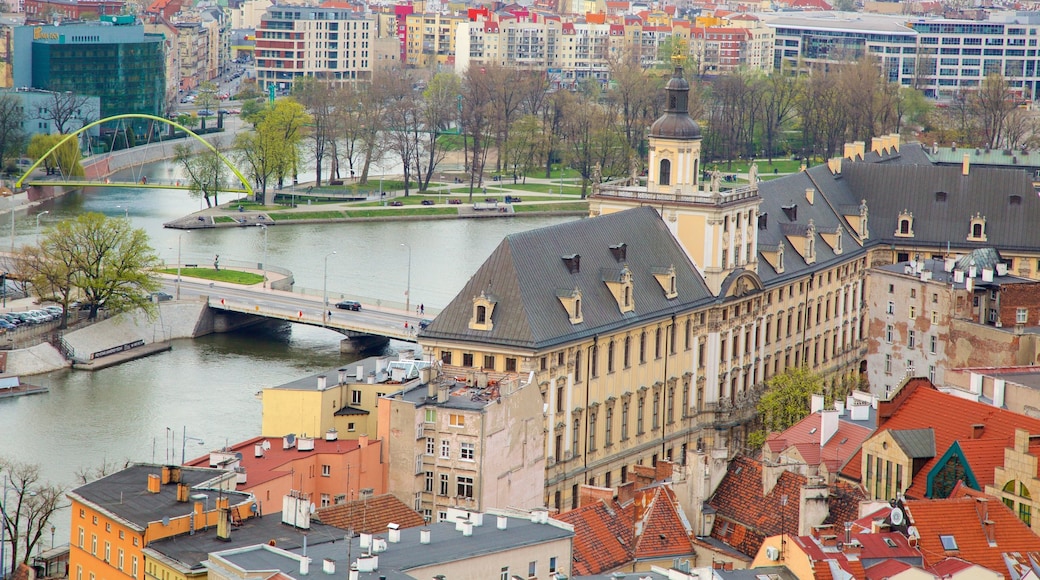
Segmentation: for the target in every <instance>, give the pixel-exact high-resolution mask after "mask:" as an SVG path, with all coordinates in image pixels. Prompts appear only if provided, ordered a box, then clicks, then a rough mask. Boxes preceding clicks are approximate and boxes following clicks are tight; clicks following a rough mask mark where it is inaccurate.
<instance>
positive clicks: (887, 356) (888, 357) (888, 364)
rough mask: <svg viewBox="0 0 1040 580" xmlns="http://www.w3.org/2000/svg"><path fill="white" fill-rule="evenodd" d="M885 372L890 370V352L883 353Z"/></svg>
mask: <svg viewBox="0 0 1040 580" xmlns="http://www.w3.org/2000/svg"><path fill="white" fill-rule="evenodd" d="M885 372H886V373H890V372H892V355H890V354H886V355H885Z"/></svg>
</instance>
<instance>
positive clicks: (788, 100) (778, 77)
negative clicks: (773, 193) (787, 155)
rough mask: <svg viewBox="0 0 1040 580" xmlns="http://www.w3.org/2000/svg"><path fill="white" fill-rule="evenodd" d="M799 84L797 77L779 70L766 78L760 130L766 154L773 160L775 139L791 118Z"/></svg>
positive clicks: (770, 160) (799, 87)
mask: <svg viewBox="0 0 1040 580" xmlns="http://www.w3.org/2000/svg"><path fill="white" fill-rule="evenodd" d="M800 89H801V85H800V83H799V82H798V79H796V78H794V77H792V76H790V75H788V74H785V71H779V72H776V73H774V74H772V75H769V78H768V79H766V90H765V98H764V99H763V102H762V131H763V137H764V138H765V150H766V156H767V157H768V158H769V162H770V163H772V162H773V155H774V154H775V151H776V140H777V137H778V136H779V135H780V132H781V131H783V130H784V125H786V124H787V122H788V121H789V120H790V119H791V116H792V114H793V113H794V110H795V103H797V101H798V92H799V90H800Z"/></svg>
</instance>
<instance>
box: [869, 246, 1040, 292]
mask: <svg viewBox="0 0 1040 580" xmlns="http://www.w3.org/2000/svg"><path fill="white" fill-rule="evenodd" d="M969 256H970V254H969ZM967 257H968V256H965V257H964V258H967ZM964 258H962V259H961V260H958V261H957V265H956V267H955V270H961V271H962V272H964V273H965V274H964V279H963V280H962V281H960V282H957V278H956V276H955V275H954V272H953V271H949V272H947V271H946V263H945V261H943V260H933V259H932V258H928V259H925V260H920V261H917V262H899V263H896V264H886V265H884V266H877V267H876V269H878V270H881V271H884V272H889V273H892V274H902V275H904V276H913V277H918V276H919V275H920V273H921V272H931V273H932V278H931V280H932V281H933V282H935V283H937V284H948V285H949V286H950V287H952V288H957V289H960V290H963V289H964V288H966V287H967V280H968V274H970V273H971V272H970V270H969V269H968V268H969V267H968V260H965V259H964ZM989 260H990V259H986V260H984V261H983V262H982V263H986V264H989V266H987V267H992V266H993V265H995V263H993V262H990V261H989ZM962 268H963V269H962ZM982 268H983V266H980V265H979V263H976V271H975V277H974V278H972V279H971V280H972V286H973V287H975V288H980V287H982V288H990V287H997V286H1004V285H1008V284H1036V283H1037V281H1036V280H1031V279H1029V278H1021V277H1019V276H1010V275H1008V276H1001V275H999V274H997V273H996V272H994V274H993V281H992V282H984V281H983V280H982Z"/></svg>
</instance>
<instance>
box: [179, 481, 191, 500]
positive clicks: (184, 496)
mask: <svg viewBox="0 0 1040 580" xmlns="http://www.w3.org/2000/svg"><path fill="white" fill-rule="evenodd" d="M188 491H189V488H188V484H186V483H178V484H177V501H179V502H181V503H187V501H188Z"/></svg>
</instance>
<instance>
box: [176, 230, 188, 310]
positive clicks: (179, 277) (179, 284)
mask: <svg viewBox="0 0 1040 580" xmlns="http://www.w3.org/2000/svg"><path fill="white" fill-rule="evenodd" d="M190 233H191V230H185V231H183V232H181V233H180V234H178V236H177V292H176V294H177V300H180V299H181V238H183V237H184V234H190Z"/></svg>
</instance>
